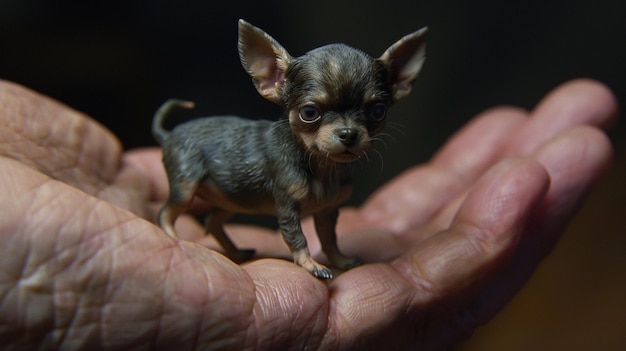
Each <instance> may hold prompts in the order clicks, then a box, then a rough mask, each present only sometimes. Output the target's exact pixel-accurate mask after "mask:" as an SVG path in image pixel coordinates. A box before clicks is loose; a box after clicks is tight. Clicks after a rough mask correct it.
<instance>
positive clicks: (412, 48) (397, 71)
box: [378, 28, 428, 102]
mask: <svg viewBox="0 0 626 351" xmlns="http://www.w3.org/2000/svg"><path fill="white" fill-rule="evenodd" d="M427 32H428V28H422V29H420V30H418V31H417V32H414V33H411V34H408V35H405V36H404V37H403V38H402V39H400V40H398V41H397V42H396V43H395V44H393V45H391V46H390V47H389V49H387V50H386V51H385V53H384V54H382V56H381V57H380V58H379V59H378V60H379V61H380V62H382V63H383V65H385V67H386V68H387V72H388V77H389V84H390V86H391V90H392V96H393V101H394V102H397V101H400V100H402V99H404V98H405V97H406V96H407V95H409V93H410V92H411V84H412V83H413V81H415V78H417V75H418V73H419V72H420V70H421V69H422V65H423V64H424V60H425V59H426V33H427Z"/></svg>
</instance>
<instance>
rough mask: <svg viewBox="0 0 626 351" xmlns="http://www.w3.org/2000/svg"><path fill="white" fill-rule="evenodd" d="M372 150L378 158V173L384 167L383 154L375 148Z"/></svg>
mask: <svg viewBox="0 0 626 351" xmlns="http://www.w3.org/2000/svg"><path fill="white" fill-rule="evenodd" d="M372 151H373V152H375V153H376V154H377V155H378V157H379V158H380V173H382V172H383V170H384V168H385V160H384V159H383V154H381V153H380V151H378V150H376V149H372Z"/></svg>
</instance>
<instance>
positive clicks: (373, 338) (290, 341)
mask: <svg viewBox="0 0 626 351" xmlns="http://www.w3.org/2000/svg"><path fill="white" fill-rule="evenodd" d="M616 109H617V107H616V102H615V99H614V97H613V96H612V95H611V94H610V92H608V90H607V89H606V88H605V87H603V86H601V85H599V84H598V83H595V82H591V81H587V80H581V81H574V82H570V83H568V84H566V85H564V86H562V87H559V88H558V89H557V90H556V91H555V92H553V93H552V94H550V95H549V96H548V97H547V98H546V99H545V100H544V101H543V102H542V103H541V104H540V105H539V106H538V107H537V108H536V109H535V110H534V111H532V112H531V113H527V112H524V111H521V110H519V109H513V108H497V109H492V110H489V111H487V112H485V113H484V114H482V115H481V116H479V117H477V119H475V120H473V121H472V122H471V123H470V124H469V125H468V126H466V127H465V128H463V129H462V130H461V131H460V132H459V133H458V134H457V135H455V136H454V137H453V138H452V139H451V140H450V141H449V142H448V143H447V144H446V145H445V146H444V147H443V148H442V150H441V151H440V152H439V153H438V154H437V155H435V157H434V158H433V160H432V161H431V162H429V163H428V164H425V165H421V166H417V167H415V168H413V169H411V170H408V171H407V172H405V173H404V174H402V175H400V176H399V177H397V178H396V179H395V180H394V181H392V182H390V183H389V184H387V185H386V186H384V187H383V188H381V189H380V190H379V191H378V192H377V193H376V194H374V195H372V197H371V198H370V200H369V201H368V202H367V203H366V204H364V205H363V206H362V207H361V208H358V209H345V210H344V211H343V212H342V214H341V216H340V223H339V228H338V229H339V233H340V243H339V244H340V247H341V248H342V250H343V251H344V253H346V254H348V255H358V256H361V257H363V258H365V259H366V260H367V261H369V262H379V263H372V264H367V265H364V266H361V267H358V268H355V269H353V270H350V271H348V272H346V273H343V274H341V275H339V276H338V277H337V278H336V279H335V280H334V281H332V282H331V283H330V284H327V283H325V282H324V281H320V280H317V279H315V278H313V277H311V276H310V275H309V274H308V273H307V272H306V271H305V270H303V269H301V268H299V267H297V266H295V265H293V264H291V263H289V262H287V261H284V260H278V259H260V260H257V261H254V262H251V263H248V264H245V265H243V266H237V265H235V264H233V263H231V262H230V261H228V260H227V259H225V258H224V257H223V256H221V255H220V254H219V253H217V252H216V251H213V250H209V249H207V248H206V246H211V245H212V244H211V242H210V240H211V239H210V238H206V239H205V238H201V237H200V227H199V226H198V225H197V224H195V223H194V222H193V221H190V220H189V219H185V218H181V220H179V221H180V223H177V225H180V226H181V227H182V229H180V230H179V232H180V233H181V234H183V233H187V234H185V235H186V239H188V240H175V239H172V238H170V237H168V236H167V235H165V234H164V233H163V232H162V231H161V230H160V229H158V228H157V227H156V226H154V225H153V224H151V223H150V221H146V220H145V219H144V218H147V219H150V220H151V219H153V217H154V212H155V210H156V208H157V206H158V203H159V202H162V201H163V200H164V197H165V196H166V194H167V185H166V181H165V176H164V173H163V170H162V166H161V164H160V159H159V157H160V156H159V154H158V152H155V151H154V150H145V151H135V152H131V153H127V154H122V153H121V148H120V146H119V143H118V142H117V140H115V138H114V137H113V136H112V135H111V134H110V133H109V132H107V131H106V130H104V129H103V128H102V127H100V126H99V125H97V124H96V123H94V122H92V121H91V120H89V119H88V118H86V117H85V116H82V115H80V114H78V113H76V112H74V111H72V110H70V109H68V108H66V107H64V106H62V105H59V104H57V103H55V102H53V101H50V100H49V99H47V98H44V97H42V96H39V95H37V94H34V93H32V92H30V91H27V90H24V89H23V88H21V87H17V86H15V85H12V84H10V83H3V84H2V85H0V140H2V143H1V144H0V154H1V155H3V156H4V157H0V164H1V165H0V167H1V169H2V172H0V193H2V194H3V197H2V198H1V199H0V201H1V203H0V208H2V212H1V214H0V242H1V243H2V245H0V297H1V299H0V325H2V328H0V343H2V344H4V345H12V346H13V347H14V348H20V349H21V348H29V347H32V348H34V347H41V346H43V347H49V348H54V347H59V348H60V347H64V348H74V347H79V346H80V347H82V348H93V347H99V348H133V347H134V348H163V349H169V348H171V347H174V346H175V347H176V348H177V349H194V348H197V349H200V348H207V347H208V346H214V347H215V348H220V347H221V348H223V349H244V348H254V349H303V348H304V347H305V346H307V347H308V348H315V349H317V348H320V349H347V348H358V349H367V348H372V349H376V348H377V347H378V348H380V347H385V348H386V349H395V348H400V347H401V346H407V345H414V346H418V347H419V346H421V347H422V348H425V349H432V348H441V347H443V346H445V345H448V344H450V343H453V342H454V341H455V340H458V338H460V337H463V336H464V335H465V333H467V332H468V331H471V330H472V329H473V328H475V327H476V326H477V325H479V324H481V323H483V322H485V321H486V320H488V319H489V318H490V317H492V316H493V315H494V314H495V313H496V312H497V311H498V310H499V309H500V308H501V307H502V306H503V305H504V304H505V303H506V302H507V301H508V299H509V298H510V297H511V296H512V295H513V294H514V293H515V292H516V291H517V290H518V289H519V288H520V287H521V286H522V284H523V283H524V282H525V281H526V279H527V278H528V277H529V275H530V274H531V273H532V270H533V269H534V267H535V266H536V265H537V264H538V263H539V262H540V261H541V259H542V258H543V257H545V255H547V254H548V253H549V251H550V249H551V248H552V246H553V245H554V243H555V242H556V241H557V240H558V236H559V234H560V232H561V231H562V229H563V227H564V226H565V225H566V224H567V222H568V221H569V219H570V218H571V217H572V216H573V214H574V213H575V211H576V208H577V206H578V205H579V204H580V202H581V201H582V199H583V198H584V196H585V194H586V192H587V191H588V189H589V187H590V186H591V185H592V184H593V183H594V182H595V181H596V180H597V179H598V178H599V176H600V175H601V174H602V173H603V171H604V170H606V168H607V167H608V165H609V163H610V156H611V147H610V144H609V142H608V140H607V138H606V136H605V135H604V134H603V133H602V132H601V131H600V129H601V128H605V127H607V126H608V125H610V124H611V123H612V122H613V120H614V119H615V115H616ZM311 230H312V226H311V225H310V223H309V222H307V224H306V226H305V231H307V232H311ZM229 233H232V234H233V236H234V237H235V241H236V242H238V243H239V246H240V247H248V246H249V247H255V248H258V249H259V251H260V252H261V253H262V254H270V255H274V254H278V255H280V254H281V253H284V252H286V251H285V250H286V249H285V247H284V244H283V243H282V242H280V237H279V236H277V235H275V234H271V233H269V232H268V231H265V230H261V229H258V228H250V227H244V226H233V227H232V228H231V230H229ZM309 241H310V243H311V247H312V249H313V250H314V251H317V252H319V249H317V247H318V246H317V245H318V244H317V242H316V241H315V239H314V237H311V238H310V239H309Z"/></svg>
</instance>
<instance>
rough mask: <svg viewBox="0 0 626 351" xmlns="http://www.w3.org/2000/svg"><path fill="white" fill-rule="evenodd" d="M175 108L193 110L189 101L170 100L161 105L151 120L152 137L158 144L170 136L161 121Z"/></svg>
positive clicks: (192, 105)
mask: <svg viewBox="0 0 626 351" xmlns="http://www.w3.org/2000/svg"><path fill="white" fill-rule="evenodd" d="M177 107H182V108H193V107H194V103H193V102H191V101H185V100H178V99H170V100H167V101H166V102H165V103H163V105H161V107H159V109H158V110H157V112H156V113H155V114H154V118H153V119H152V135H153V136H154V138H155V139H156V141H157V142H158V143H159V144H163V141H164V140H165V139H167V136H168V135H169V134H170V132H169V131H167V130H165V129H164V128H163V120H165V118H166V117H167V115H169V113H170V112H172V110H173V109H175V108H177Z"/></svg>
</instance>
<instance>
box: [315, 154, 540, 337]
mask: <svg viewBox="0 0 626 351" xmlns="http://www.w3.org/2000/svg"><path fill="white" fill-rule="evenodd" d="M548 185H549V179H548V176H547V174H546V173H545V170H544V169H543V167H541V166H540V165H539V164H538V163H536V162H533V161H530V160H513V161H506V162H503V163H501V164H499V165H497V166H496V167H494V168H493V169H492V170H490V171H489V172H488V173H487V174H486V175H485V176H484V177H483V178H481V180H480V181H479V183H478V184H477V185H476V187H475V188H474V189H473V190H472V191H471V192H470V194H469V195H468V197H467V199H466V200H465V202H464V203H463V205H462V207H461V208H460V210H459V213H458V215H457V217H456V218H455V221H454V223H453V226H452V227H451V228H450V229H449V230H447V231H445V232H442V233H439V234H437V235H434V236H432V237H431V238H429V239H428V240H427V241H425V242H423V243H421V244H420V245H418V246H417V247H415V248H414V249H413V250H411V251H410V252H409V253H407V254H406V255H404V256H403V257H401V258H400V259H398V260H397V261H395V262H394V263H393V264H392V265H383V264H377V265H366V266H363V267H358V268H355V269H353V270H351V271H348V272H347V273H345V274H343V275H341V276H339V277H338V278H337V279H336V281H335V282H334V283H333V286H332V293H333V295H332V296H331V306H330V307H331V308H330V316H329V321H330V322H331V324H330V326H329V327H330V328H332V330H333V334H332V338H331V339H330V340H328V341H327V342H328V343H329V344H332V343H336V342H337V340H347V342H348V344H345V345H344V344H340V345H338V347H337V348H338V349H342V348H349V347H353V346H354V345H355V344H356V343H358V342H362V343H364V344H365V345H368V346H370V347H372V345H374V344H372V343H374V342H375V340H373V339H372V338H371V337H370V336H371V335H387V336H388V337H387V338H385V342H389V343H392V344H393V342H394V340H395V341H396V342H407V340H406V339H403V340H401V341H398V340H397V339H396V338H395V336H399V335H405V336H406V335H413V336H414V337H417V335H418V332H422V331H423V328H424V327H425V326H424V325H421V323H422V322H423V319H424V318H426V317H428V318H436V314H437V313H441V314H444V313H445V312H446V311H451V310H454V306H456V305H458V304H460V300H458V299H460V296H463V295H465V294H468V293H475V292H476V291H478V290H479V289H480V287H481V286H482V285H483V284H485V281H487V279H488V278H489V277H491V276H493V275H494V274H495V273H496V272H497V271H498V267H499V265H500V264H501V263H502V262H503V261H506V259H507V258H508V257H509V256H510V255H511V253H512V252H514V249H515V246H516V244H517V239H518V238H519V234H521V231H522V229H523V227H524V224H525V223H526V220H527V219H528V218H529V216H530V215H531V214H532V213H533V211H534V210H535V208H536V207H537V205H538V204H539V203H540V202H541V200H542V199H543V196H544V194H545V192H546V190H547V187H548ZM433 310H434V311H438V312H434V313H433ZM399 316H401V317H399ZM422 336H423V335H422ZM380 346H383V345H380ZM385 347H389V345H385ZM391 348H393V346H392V347H391Z"/></svg>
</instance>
